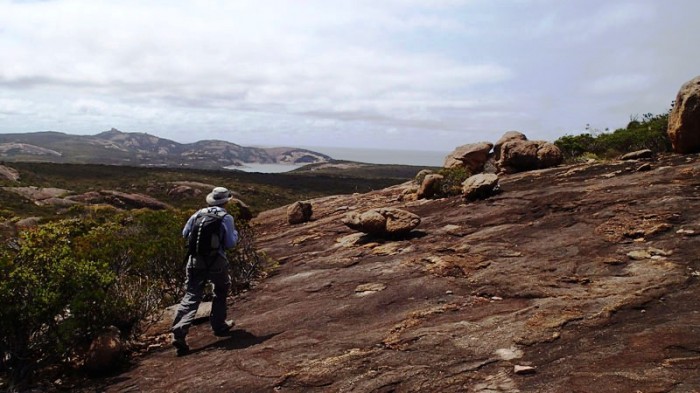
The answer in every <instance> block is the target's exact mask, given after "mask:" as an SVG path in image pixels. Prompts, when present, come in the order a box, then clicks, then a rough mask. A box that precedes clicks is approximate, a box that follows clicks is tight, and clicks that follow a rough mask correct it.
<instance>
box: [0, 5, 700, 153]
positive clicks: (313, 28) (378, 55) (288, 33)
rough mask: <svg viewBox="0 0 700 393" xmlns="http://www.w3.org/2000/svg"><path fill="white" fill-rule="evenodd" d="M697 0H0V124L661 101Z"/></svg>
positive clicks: (377, 144) (448, 121)
mask: <svg viewBox="0 0 700 393" xmlns="http://www.w3.org/2000/svg"><path fill="white" fill-rule="evenodd" d="M698 15H700V1H697V0H629V1H626V0H615V1H611V0H604V1H603V0H432V1H431V0H348V1H346V0H251V1H248V0H228V1H224V0H190V1H186V0H167V1H166V0H152V1H145V0H119V1H109V0H105V1H97V0H48V1H46V0H44V1H32V0H21V1H20V0H0V133H15V132H35V131H48V130H51V131H60V132H65V133H69V134H87V135H93V134H97V133H99V132H102V131H106V130H109V129H111V128H116V129H119V130H121V131H125V132H145V133H149V134H152V135H157V136H159V137H162V138H168V139H172V140H175V141H177V142H180V143H189V142H194V141H197V140H203V139H218V140H225V141H229V142H233V143H237V144H240V145H244V146H293V147H297V146H337V147H353V148H355V147H357V148H378V149H396V150H431V151H451V150H452V149H454V148H455V147H457V146H459V145H463V144H467V143H475V142H480V141H487V142H489V141H490V142H492V143H493V142H495V141H497V140H498V139H499V138H500V136H501V135H503V133H505V132H506V131H509V130H517V131H520V132H523V133H524V134H526V135H527V137H528V139H531V140H549V141H554V140H556V139H557V138H558V137H560V136H562V135H565V134H569V135H575V134H578V133H581V132H584V131H585V127H586V125H587V124H589V125H590V127H591V128H592V129H599V130H604V129H605V128H609V129H611V130H614V129H616V128H619V127H624V126H625V125H626V124H627V123H628V122H629V121H630V119H631V118H632V117H635V116H641V115H642V114H644V113H653V114H660V113H664V112H666V111H667V110H668V109H669V108H670V106H671V103H672V101H673V100H674V99H675V95H676V93H677V92H678V90H679V88H680V86H681V85H682V84H683V83H684V82H686V81H688V80H690V79H692V78H694V77H696V76H698V75H700V51H699V50H698V49H697V39H698V37H700V23H698V22H697V20H698V19H697V18H698Z"/></svg>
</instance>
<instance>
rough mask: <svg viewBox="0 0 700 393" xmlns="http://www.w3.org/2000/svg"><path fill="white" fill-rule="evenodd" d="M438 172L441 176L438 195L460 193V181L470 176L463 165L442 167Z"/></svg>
mask: <svg viewBox="0 0 700 393" xmlns="http://www.w3.org/2000/svg"><path fill="white" fill-rule="evenodd" d="M438 174H440V175H442V176H443V179H442V181H441V182H440V191H439V193H438V195H437V196H438V197H446V196H453V195H461V194H462V183H464V181H465V180H467V179H468V178H469V176H471V172H470V171H469V169H467V168H465V167H462V166H460V167H454V168H442V169H440V170H439V171H438Z"/></svg>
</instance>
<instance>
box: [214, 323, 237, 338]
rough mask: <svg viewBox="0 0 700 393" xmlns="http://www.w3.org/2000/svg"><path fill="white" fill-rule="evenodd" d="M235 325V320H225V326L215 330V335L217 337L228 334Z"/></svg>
mask: <svg viewBox="0 0 700 393" xmlns="http://www.w3.org/2000/svg"><path fill="white" fill-rule="evenodd" d="M234 325H235V323H233V321H231V320H229V321H226V322H224V326H222V327H221V328H220V329H217V330H214V335H215V336H217V337H224V336H228V335H229V333H230V332H231V329H233V326H234Z"/></svg>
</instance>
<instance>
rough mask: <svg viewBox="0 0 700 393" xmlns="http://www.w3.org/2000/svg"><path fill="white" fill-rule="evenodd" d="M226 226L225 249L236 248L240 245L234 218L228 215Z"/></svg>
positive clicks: (225, 218) (225, 220) (224, 221)
mask: <svg viewBox="0 0 700 393" xmlns="http://www.w3.org/2000/svg"><path fill="white" fill-rule="evenodd" d="M223 224H224V248H226V249H229V248H233V247H236V244H238V231H237V230H236V225H235V224H234V223H233V216H232V215H230V214H227V215H226V216H224V219H223Z"/></svg>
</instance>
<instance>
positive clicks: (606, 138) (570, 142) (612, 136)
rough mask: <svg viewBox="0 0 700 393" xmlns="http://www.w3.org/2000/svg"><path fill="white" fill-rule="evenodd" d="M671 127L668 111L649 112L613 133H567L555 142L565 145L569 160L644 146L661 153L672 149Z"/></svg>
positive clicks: (610, 155) (621, 151) (619, 152)
mask: <svg viewBox="0 0 700 393" xmlns="http://www.w3.org/2000/svg"><path fill="white" fill-rule="evenodd" d="M587 128H589V127H587ZM667 128H668V113H665V114H662V115H656V116H655V115H652V114H651V113H647V114H645V115H643V116H642V120H639V119H638V117H637V116H633V117H632V119H631V121H630V122H629V123H628V124H627V127H626V128H620V129H617V130H615V131H614V132H612V133H609V132H603V133H601V132H593V134H591V133H584V134H580V135H576V136H573V135H565V136H563V137H561V138H559V139H557V140H556V141H555V142H554V144H555V145H557V147H559V148H560V149H561V151H562V154H563V155H564V159H565V160H566V161H568V162H571V161H576V160H577V159H578V158H579V157H580V156H581V155H583V154H584V153H590V154H593V155H595V156H597V157H600V158H613V157H617V156H619V155H621V154H624V153H629V152H632V151H636V150H642V149H649V150H651V151H653V152H655V153H660V152H667V151H670V150H671V141H670V139H669V138H668V134H667Z"/></svg>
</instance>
